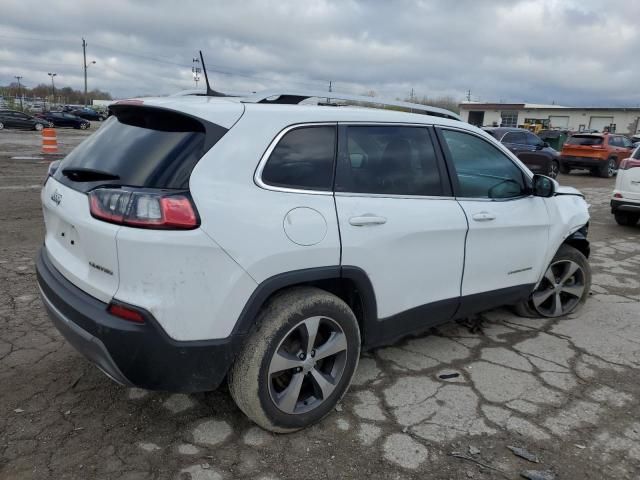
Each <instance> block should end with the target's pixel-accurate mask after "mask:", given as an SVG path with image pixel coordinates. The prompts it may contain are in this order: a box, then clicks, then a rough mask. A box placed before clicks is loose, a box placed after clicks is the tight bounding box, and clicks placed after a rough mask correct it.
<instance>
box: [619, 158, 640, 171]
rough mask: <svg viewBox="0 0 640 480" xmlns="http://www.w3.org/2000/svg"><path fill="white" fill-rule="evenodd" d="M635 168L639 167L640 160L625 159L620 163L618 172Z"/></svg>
mask: <svg viewBox="0 0 640 480" xmlns="http://www.w3.org/2000/svg"><path fill="white" fill-rule="evenodd" d="M636 167H640V160H638V159H636V158H625V159H624V160H622V161H621V162H620V170H629V169H631V168H636Z"/></svg>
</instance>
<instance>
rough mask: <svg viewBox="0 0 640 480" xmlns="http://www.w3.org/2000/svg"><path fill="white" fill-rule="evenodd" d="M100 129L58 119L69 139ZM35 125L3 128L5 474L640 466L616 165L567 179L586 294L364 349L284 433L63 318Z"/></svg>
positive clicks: (581, 472) (638, 330) (1, 428)
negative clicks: (47, 263) (570, 308)
mask: <svg viewBox="0 0 640 480" xmlns="http://www.w3.org/2000/svg"><path fill="white" fill-rule="evenodd" d="M90 133H91V131H90V132H79V131H72V130H60V131H59V132H58V136H59V140H60V142H61V147H62V153H65V152H67V151H68V150H69V148H71V147H72V146H73V145H75V144H77V142H78V141H79V140H81V139H82V138H83V137H85V136H87V135H89V134H90ZM39 141H40V139H39V136H38V135H36V134H35V133H34V132H9V131H3V132H0V171H1V172H2V174H1V175H0V219H1V220H2V226H3V228H2V229H0V479H49V478H53V479H93V478H99V479H103V478H114V479H115V478H117V479H176V478H177V479H184V480H186V479H189V478H191V479H193V480H215V479H230V478H248V479H277V478H280V479H295V480H299V479H300V478H301V477H302V478H314V479H321V478H332V479H333V478H363V477H366V478H368V479H371V480H373V479H405V478H407V479H408V478H434V479H465V478H470V479H490V478H498V479H503V478H506V479H516V478H520V473H521V472H523V471H525V470H546V471H550V472H552V473H553V474H554V475H555V476H556V478H558V479H604V478H606V479H617V478H620V479H637V478H639V476H640V403H639V402H638V400H639V399H640V385H639V383H638V378H639V374H640V323H639V322H638V320H639V319H640V303H639V301H640V274H639V271H640V243H639V242H638V238H639V235H640V227H635V228H624V227H619V226H618V225H616V224H615V223H614V221H613V218H612V216H611V215H610V213H609V209H608V197H609V194H610V192H611V190H612V188H613V180H608V179H601V178H593V177H589V176H588V175H581V174H575V175H570V176H561V177H560V179H559V180H560V182H561V183H563V184H568V185H573V186H576V187H578V188H579V189H581V190H582V191H583V192H584V193H585V194H586V196H587V199H588V201H589V202H590V203H591V205H592V207H591V213H592V216H593V219H592V222H591V232H590V239H591V241H592V247H593V255H592V258H591V264H592V266H593V289H592V295H591V298H590V299H589V300H588V301H587V303H586V305H585V307H584V309H583V310H582V311H581V312H579V313H578V314H575V315H572V316H570V317H569V318H564V319H560V320H556V321H543V320H537V319H521V318H518V317H516V316H515V315H513V314H512V313H511V312H510V311H508V310H504V309H500V310H496V311H492V312H489V313H486V314H484V315H482V316H481V322H479V323H469V324H465V323H452V324H448V325H445V326H443V327H441V328H438V329H434V330H433V331H431V332H430V333H429V334H428V335H425V336H421V337H417V338H412V339H407V340H405V341H403V342H401V343H399V344H397V345H394V346H392V347H388V348H382V349H378V350H375V351H372V352H367V353H365V354H363V356H362V358H361V361H360V367H359V369H358V372H357V373H356V377H355V380H354V385H353V387H352V388H351V389H350V391H349V393H348V394H347V395H346V396H345V398H344V400H343V402H342V403H341V405H340V406H339V407H338V408H337V409H336V411H335V412H334V413H333V414H332V415H330V416H329V417H327V418H326V419H325V420H324V421H323V422H322V423H321V424H319V425H316V426H314V427H312V428H309V429H306V430H304V431H302V432H298V433H295V434H290V435H272V434H270V433H267V432H265V431H263V430H261V429H259V428H258V427H255V426H254V425H252V424H251V423H250V422H249V421H248V420H247V419H246V418H245V417H244V416H243V415H242V414H241V413H240V411H239V410H238V409H237V408H236V407H235V405H234V404H233V402H232V400H231V399H230V397H229V394H228V392H227V391H225V390H224V389H221V390H219V391H217V392H213V393H207V394H195V395H172V394H168V393H162V392H147V391H144V390H139V389H127V388H125V387H121V386H119V385H117V384H115V383H113V382H112V381H110V380H109V379H108V378H106V377H105V376H104V375H103V374H102V373H100V372H99V371H98V370H97V369H96V368H94V367H93V366H92V365H90V364H89V363H88V362H87V361H85V360H84V359H83V358H82V357H81V356H80V355H79V354H77V353H76V352H75V351H74V350H73V349H72V348H71V347H70V346H69V345H68V344H67V343H66V342H65V341H64V340H63V339H62V338H61V336H60V335H59V334H58V332H57V331H56V330H55V328H53V327H52V325H51V323H50V322H49V320H48V318H47V316H46V314H45V311H44V308H43V306H42V304H41V302H40V299H39V298H38V292H37V287H36V279H35V273H34V260H33V259H34V257H35V255H36V252H37V249H38V248H39V246H40V244H41V243H42V238H43V225H42V217H41V210H40V206H39V198H38V194H39V189H40V186H41V183H42V180H43V179H44V174H45V172H46V168H47V164H48V161H47V160H41V159H38V158H30V159H24V158H23V159H15V158H12V157H15V156H21V157H34V156H35V157H37V156H38V152H39V149H40V146H39V145H40V144H39ZM443 374H445V376H444V377H441V375H443ZM446 374H458V375H457V376H454V377H452V378H447V375H446ZM449 377H450V376H449ZM508 446H516V447H523V448H525V449H526V450H528V451H529V452H531V453H534V454H535V455H536V456H537V459H538V461H539V463H533V462H530V461H528V460H525V459H523V458H521V457H518V456H516V455H515V454H514V453H512V452H511V451H510V450H509V449H508V448H507V447H508ZM454 452H457V453H459V454H460V455H461V456H463V457H465V458H460V457H459V456H453V455H452V453H454Z"/></svg>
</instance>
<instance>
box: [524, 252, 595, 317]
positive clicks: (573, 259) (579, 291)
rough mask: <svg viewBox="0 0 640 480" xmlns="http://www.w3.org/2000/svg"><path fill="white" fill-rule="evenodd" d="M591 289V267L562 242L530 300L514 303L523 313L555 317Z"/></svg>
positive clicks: (565, 312)
mask: <svg viewBox="0 0 640 480" xmlns="http://www.w3.org/2000/svg"><path fill="white" fill-rule="evenodd" d="M590 289H591V267H590V266H589V262H588V261H587V259H586V258H585V256H584V255H583V254H582V253H581V252H579V251H578V250H577V249H575V248H573V247H571V246H569V245H563V246H562V247H560V249H559V250H558V253H556V255H555V257H554V258H553V260H552V261H551V264H550V265H549V267H547V270H546V272H545V273H544V276H543V278H542V280H541V281H540V283H539V284H538V286H537V287H536V289H535V290H534V291H533V293H532V294H531V296H530V297H529V300H528V301H526V302H522V303H520V304H518V305H516V312H517V313H518V314H519V315H521V316H523V317H546V318H556V317H562V316H564V315H568V314H570V313H572V312H574V311H576V310H577V309H578V308H579V307H581V306H582V305H583V304H584V302H585V301H586V300H587V297H588V296H589V290H590Z"/></svg>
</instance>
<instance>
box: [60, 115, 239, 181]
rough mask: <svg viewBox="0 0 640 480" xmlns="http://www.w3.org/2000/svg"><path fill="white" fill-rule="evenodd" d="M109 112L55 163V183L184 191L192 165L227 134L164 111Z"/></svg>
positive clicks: (225, 130) (192, 119) (194, 120)
mask: <svg viewBox="0 0 640 480" xmlns="http://www.w3.org/2000/svg"><path fill="white" fill-rule="evenodd" d="M112 110H113V112H114V115H112V116H111V117H110V118H109V120H107V121H106V122H104V124H103V125H102V126H101V127H100V129H99V130H98V131H97V132H96V133H94V134H93V135H91V136H90V137H89V138H87V140H85V141H84V142H83V143H81V144H80V145H79V146H78V147H77V148H76V149H75V150H73V152H71V153H70V154H69V155H68V156H67V157H66V158H65V159H64V160H63V161H62V162H61V164H60V166H59V168H58V169H57V171H56V173H55V175H54V176H55V178H56V179H57V180H59V181H60V182H62V183H64V184H66V185H67V186H69V187H71V188H74V189H76V190H80V191H89V190H91V189H92V188H94V187H96V186H97V185H101V184H111V185H123V186H124V185H126V186H133V187H146V188H170V189H186V188H188V186H189V177H190V176H191V172H192V170H193V168H194V167H195V165H196V164H197V162H198V161H199V160H200V158H202V156H203V155H204V154H205V153H206V152H207V151H208V150H209V149H210V148H211V147H212V146H213V145H214V144H215V143H216V142H217V141H218V140H219V139H220V138H222V136H223V135H224V134H225V133H226V132H227V129H225V128H223V127H220V126H219V125H215V124H212V123H209V122H206V121H203V120H199V119H196V118H194V117H190V116H187V115H184V114H181V113H179V112H174V111H170V110H163V109H158V108H152V107H139V106H136V107H131V106H120V107H117V106H115V107H112ZM65 172H66V174H65ZM69 172H80V174H75V175H69ZM83 172H84V173H83ZM91 172H98V174H96V175H94V176H92V175H91Z"/></svg>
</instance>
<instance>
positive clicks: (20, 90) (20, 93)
mask: <svg viewBox="0 0 640 480" xmlns="http://www.w3.org/2000/svg"><path fill="white" fill-rule="evenodd" d="M13 78H16V79H17V80H18V96H19V97H20V110H24V107H23V106H22V85H20V80H21V79H22V76H17V75H16V76H15V77H13Z"/></svg>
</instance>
